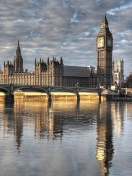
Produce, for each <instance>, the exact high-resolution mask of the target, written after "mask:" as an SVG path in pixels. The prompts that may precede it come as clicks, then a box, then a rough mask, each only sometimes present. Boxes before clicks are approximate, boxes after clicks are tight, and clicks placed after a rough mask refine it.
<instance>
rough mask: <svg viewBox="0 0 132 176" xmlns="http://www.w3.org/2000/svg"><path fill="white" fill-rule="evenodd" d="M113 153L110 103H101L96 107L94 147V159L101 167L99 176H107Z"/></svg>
mask: <svg viewBox="0 0 132 176" xmlns="http://www.w3.org/2000/svg"><path fill="white" fill-rule="evenodd" d="M113 153H114V149H113V134H112V118H111V103H105V104H104V103H103V104H99V107H98V116H97V146H96V158H97V159H98V161H99V163H100V166H101V170H100V172H101V176H107V175H108V174H109V168H110V167H111V164H112V162H111V161H112V158H113Z"/></svg>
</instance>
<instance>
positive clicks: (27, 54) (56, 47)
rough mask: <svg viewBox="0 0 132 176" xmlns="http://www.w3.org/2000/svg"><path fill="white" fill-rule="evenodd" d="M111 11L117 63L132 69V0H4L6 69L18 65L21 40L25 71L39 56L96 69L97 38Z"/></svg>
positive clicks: (0, 54)
mask: <svg viewBox="0 0 132 176" xmlns="http://www.w3.org/2000/svg"><path fill="white" fill-rule="evenodd" d="M105 11H106V16H107V20H108V23H109V29H110V31H111V32H112V34H113V43H114V44H113V59H114V60H115V59H117V58H123V60H124V74H125V76H128V75H129V73H130V72H131V71H132V61H131V60H132V15H131V13H132V1H131V0H114V1H111V0H109V1H108V0H13V1H11V0H0V65H1V69H2V70H3V63H4V60H5V61H7V60H9V61H12V62H13V59H14V56H15V52H16V47H17V42H18V39H19V41H20V47H21V53H22V57H23V62H24V69H28V71H33V70H34V61H35V58H36V59H37V60H38V61H39V59H40V58H42V59H44V60H45V61H47V58H48V57H49V58H50V59H52V58H53V56H54V57H56V59H57V60H59V59H60V57H61V56H62V57H63V62H64V65H72V66H73V65H75V66H89V65H92V66H94V67H95V68H96V36H97V34H98V32H99V30H100V23H101V21H102V19H103V18H104V14H105Z"/></svg>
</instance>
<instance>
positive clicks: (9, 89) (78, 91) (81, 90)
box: [0, 84, 103, 101]
mask: <svg viewBox="0 0 132 176" xmlns="http://www.w3.org/2000/svg"><path fill="white" fill-rule="evenodd" d="M102 90H103V89H101V88H87V87H79V86H76V87H65V86H41V85H38V86H37V85H16V84H0V92H4V94H5V95H6V96H8V99H9V100H14V94H15V92H33V93H34V96H35V92H41V93H44V94H45V95H46V96H47V99H48V101H51V100H52V99H53V97H55V96H56V97H57V96H62V94H63V96H64V95H68V96H71V95H74V96H75V97H76V100H77V101H79V100H80V97H81V96H84V97H86V96H90V97H94V98H95V97H96V99H98V100H99V101H100V100H101V93H102ZM32 95H33V94H32Z"/></svg>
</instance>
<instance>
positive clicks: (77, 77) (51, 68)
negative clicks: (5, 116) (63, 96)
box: [0, 41, 96, 88]
mask: <svg viewBox="0 0 132 176" xmlns="http://www.w3.org/2000/svg"><path fill="white" fill-rule="evenodd" d="M34 65H35V70H34V71H32V72H28V70H26V71H23V58H22V55H21V49H20V45H19V41H18V46H17V49H16V55H15V57H14V62H13V63H12V62H11V61H7V63H5V62H4V71H1V72H0V84H19V85H43V86H67V87H75V86H81V87H91V88H92V87H96V73H95V68H94V67H92V66H89V67H77V66H65V65H64V64H63V59H62V57H61V58H60V59H59V61H58V60H57V59H56V58H54V57H53V59H52V60H49V58H48V59H47V61H46V62H45V61H44V59H41V58H40V59H39V61H37V60H36V59H35V62H34Z"/></svg>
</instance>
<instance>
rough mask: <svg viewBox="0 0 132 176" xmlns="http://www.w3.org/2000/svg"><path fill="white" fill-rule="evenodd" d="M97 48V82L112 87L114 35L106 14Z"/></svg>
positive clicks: (98, 37) (98, 36)
mask: <svg viewBox="0 0 132 176" xmlns="http://www.w3.org/2000/svg"><path fill="white" fill-rule="evenodd" d="M96 49H97V84H98V85H100V86H104V87H105V88H110V87H111V85H112V83H113V75H112V50H113V37H112V33H111V32H110V30H109V26H108V21H107V18H106V14H105V16H104V19H103V21H102V22H101V25H100V31H99V33H98V35H97V39H96Z"/></svg>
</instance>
